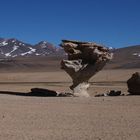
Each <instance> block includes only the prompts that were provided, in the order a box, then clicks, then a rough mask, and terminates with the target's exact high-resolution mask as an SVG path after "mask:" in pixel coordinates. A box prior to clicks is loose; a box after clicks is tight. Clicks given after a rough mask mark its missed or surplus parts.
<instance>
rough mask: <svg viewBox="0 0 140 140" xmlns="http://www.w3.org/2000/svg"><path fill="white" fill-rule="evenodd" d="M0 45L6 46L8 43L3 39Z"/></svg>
mask: <svg viewBox="0 0 140 140" xmlns="http://www.w3.org/2000/svg"><path fill="white" fill-rule="evenodd" d="M0 45H1V46H6V45H8V42H6V41H3V42H1V43H0Z"/></svg>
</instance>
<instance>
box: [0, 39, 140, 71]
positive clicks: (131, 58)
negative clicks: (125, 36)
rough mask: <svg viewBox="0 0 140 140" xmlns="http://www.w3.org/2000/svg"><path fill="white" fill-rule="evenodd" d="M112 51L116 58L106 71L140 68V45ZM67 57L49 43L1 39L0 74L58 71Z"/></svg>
mask: <svg viewBox="0 0 140 140" xmlns="http://www.w3.org/2000/svg"><path fill="white" fill-rule="evenodd" d="M110 51H112V52H113V53H114V58H113V59H112V60H111V61H110V62H108V63H107V65H106V66H105V67H104V69H130V68H140V45H135V46H129V47H125V48H118V49H111V50H110ZM65 57H67V56H66V55H65V52H64V50H63V49H62V48H61V47H55V46H54V45H53V44H51V43H49V42H47V41H40V42H39V43H37V44H35V45H31V44H28V43H24V42H22V41H19V40H17V39H14V38H12V39H3V38H0V72H7V71H9V72H12V71H13V72H15V71H16V72H18V71H19V72H20V71H24V72H26V71H27V72H28V71H58V70H60V62H61V60H62V59H63V58H65Z"/></svg>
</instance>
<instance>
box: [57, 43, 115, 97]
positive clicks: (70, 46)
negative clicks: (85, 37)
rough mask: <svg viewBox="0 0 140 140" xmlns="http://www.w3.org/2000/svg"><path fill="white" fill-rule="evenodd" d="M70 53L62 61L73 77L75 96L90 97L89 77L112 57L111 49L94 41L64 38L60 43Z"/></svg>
mask: <svg viewBox="0 0 140 140" xmlns="http://www.w3.org/2000/svg"><path fill="white" fill-rule="evenodd" d="M60 46H61V47H62V48H64V50H65V52H66V53H67V54H68V60H62V61H61V68H62V69H64V70H65V71H66V72H67V73H68V74H69V75H70V77H71V78H72V80H73V84H72V86H70V89H72V90H73V94H74V96H84V97H89V94H88V92H87V89H88V88H89V83H88V81H89V79H90V78H91V77H92V76H93V75H95V74H96V73H97V72H98V71H100V70H101V69H102V68H103V67H104V66H105V64H106V63H107V61H108V60H110V59H112V53H110V51H109V49H108V48H106V47H104V46H101V45H98V44H96V43H92V42H79V41H71V40H62V43H61V44H60Z"/></svg>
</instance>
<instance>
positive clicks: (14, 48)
mask: <svg viewBox="0 0 140 140" xmlns="http://www.w3.org/2000/svg"><path fill="white" fill-rule="evenodd" d="M18 47H19V46H14V47H13V50H12V51H11V52H9V53H6V54H5V56H7V57H8V56H11V53H13V52H14V51H15V50H17V49H18Z"/></svg>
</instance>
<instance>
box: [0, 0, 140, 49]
mask: <svg viewBox="0 0 140 140" xmlns="http://www.w3.org/2000/svg"><path fill="white" fill-rule="evenodd" d="M0 37H4V38H13V37H14V38H17V39H19V40H22V41H25V42H28V43H31V44H36V43H37V42H38V41H41V40H47V41H49V42H51V43H53V44H55V45H58V44H60V42H61V39H74V40H82V41H93V42H97V43H100V44H104V45H106V46H108V47H114V48H118V47H126V46H130V45H137V44H140V0H0Z"/></svg>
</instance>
